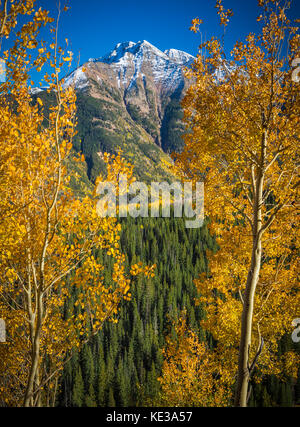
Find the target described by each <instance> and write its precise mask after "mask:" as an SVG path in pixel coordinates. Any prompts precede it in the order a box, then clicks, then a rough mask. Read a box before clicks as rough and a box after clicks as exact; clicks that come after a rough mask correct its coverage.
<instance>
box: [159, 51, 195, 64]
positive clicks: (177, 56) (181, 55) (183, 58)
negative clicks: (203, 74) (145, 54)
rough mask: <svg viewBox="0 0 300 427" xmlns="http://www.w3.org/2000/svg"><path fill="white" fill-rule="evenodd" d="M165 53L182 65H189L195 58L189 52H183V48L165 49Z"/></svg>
mask: <svg viewBox="0 0 300 427" xmlns="http://www.w3.org/2000/svg"><path fill="white" fill-rule="evenodd" d="M164 53H165V55H167V56H168V57H169V58H170V59H171V60H172V61H174V62H176V64H180V65H189V64H191V63H192V62H194V60H195V57H194V56H192V55H190V54H189V53H186V52H183V51H182V50H177V49H169V50H165V51H164Z"/></svg>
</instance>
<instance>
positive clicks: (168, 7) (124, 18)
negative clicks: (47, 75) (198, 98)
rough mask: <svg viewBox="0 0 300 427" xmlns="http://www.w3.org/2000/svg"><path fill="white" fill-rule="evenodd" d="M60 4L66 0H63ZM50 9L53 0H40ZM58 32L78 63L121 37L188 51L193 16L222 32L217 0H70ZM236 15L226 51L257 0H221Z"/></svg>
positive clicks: (194, 42) (252, 21) (195, 39)
mask: <svg viewBox="0 0 300 427" xmlns="http://www.w3.org/2000/svg"><path fill="white" fill-rule="evenodd" d="M61 1H62V4H63V1H64V0H61ZM39 3H41V4H42V5H43V6H45V7H46V8H50V9H51V10H52V11H53V12H54V13H55V10H56V4H57V0H40V1H39ZM69 5H70V7H71V8H70V10H69V11H68V12H67V13H64V16H63V18H62V21H61V25H60V31H61V36H62V37H63V38H65V37H67V38H68V39H69V40H70V42H71V50H72V51H73V52H74V54H75V55H78V54H79V53H80V58H81V62H84V61H86V60H88V59H89V58H95V57H100V56H102V55H104V54H105V53H107V52H109V51H111V50H112V49H113V48H114V46H115V45H116V44H117V43H119V42H123V41H134V42H136V41H139V40H147V41H149V42H150V43H152V44H154V45H155V46H156V47H158V48H159V49H161V50H165V49H169V48H175V49H181V50H184V51H186V52H188V53H190V54H192V55H195V54H196V53H197V48H198V45H199V44H200V39H199V36H198V35H195V34H193V33H192V32H190V31H189V27H190V23H191V20H192V19H193V18H196V17H199V18H202V19H204V25H203V26H202V31H203V35H204V36H205V35H206V37H207V38H210V37H211V36H212V35H219V34H221V32H222V29H221V27H220V26H219V23H218V19H217V16H216V9H215V7H214V6H215V0H151V2H148V1H147V2H146V1H143V0H140V1H138V0H131V1H126V0H123V1H121V0H109V1H104V0H70V2H69ZM224 6H225V7H226V8H231V9H233V11H234V13H235V15H234V17H233V18H231V23H230V25H229V27H228V30H227V35H226V37H225V45H226V47H227V49H228V50H230V49H231V47H232V44H233V42H234V41H235V40H237V39H243V37H244V36H245V35H247V34H248V33H249V32H251V31H255V30H256V29H257V23H256V17H257V16H258V10H259V8H258V7H257V0H224ZM290 16H292V17H293V18H299V17H300V0H294V1H293V7H292V9H291V13H290Z"/></svg>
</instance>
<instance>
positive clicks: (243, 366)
mask: <svg viewBox="0 0 300 427" xmlns="http://www.w3.org/2000/svg"><path fill="white" fill-rule="evenodd" d="M266 146H267V132H266V131H264V133H263V136H262V145H261V159H260V167H259V168H258V176H257V180H256V183H255V184H256V185H255V189H254V204H253V243H252V255H251V266H250V270H249V272H248V277H247V283H246V289H245V295H244V305H243V314H242V323H241V338H240V347H239V359H238V377H237V386H236V393H235V402H234V404H235V406H236V407H247V396H248V388H249V380H250V363H249V356H250V348H251V335H252V323H253V311H254V302H255V292H256V287H257V283H258V280H259V274H260V269H261V257H262V232H263V228H262V205H263V189H264V174H265V158H266Z"/></svg>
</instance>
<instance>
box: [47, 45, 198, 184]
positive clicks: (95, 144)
mask: <svg viewBox="0 0 300 427" xmlns="http://www.w3.org/2000/svg"><path fill="white" fill-rule="evenodd" d="M193 60H194V58H193V57H192V56H191V55H189V54H187V53H185V52H182V51H179V50H176V49H169V50H167V51H165V52H162V51H160V50H159V49H157V48H156V47H155V46H153V45H151V44H150V43H148V42H147V41H140V42H138V43H133V42H126V43H119V44H118V45H117V46H116V47H115V49H114V50H112V51H111V52H110V53H108V54H107V55H105V56H103V57H101V58H98V59H90V60H89V61H88V62H87V63H85V64H83V65H82V66H80V67H79V68H78V69H76V70H75V71H73V72H72V73H71V74H70V75H68V76H67V77H66V78H65V81H64V86H65V87H68V86H69V85H72V86H74V88H75V90H76V93H77V107H78V135H77V137H76V140H75V142H74V148H75V150H76V151H82V152H83V153H84V155H85V157H86V161H87V173H88V176H89V178H90V179H91V180H92V181H93V180H94V179H95V177H96V176H97V175H98V174H99V171H101V170H102V169H103V167H104V165H103V161H102V155H103V153H104V152H116V151H117V150H118V149H119V148H121V149H122V150H123V155H124V157H125V158H126V159H127V160H130V161H131V162H132V163H133V164H134V165H135V174H136V176H137V177H138V178H141V179H143V180H145V181H150V180H153V179H154V178H157V179H167V178H168V177H169V174H168V172H167V171H166V170H165V169H164V166H163V164H162V160H166V161H168V160H170V158H169V154H170V153H171V152H173V151H178V150H180V149H181V147H182V138H181V135H182V133H183V124H182V123H181V118H182V110H181V107H180V100H181V99H182V97H183V95H184V93H185V90H186V89H187V87H188V84H189V82H188V80H187V79H186V78H185V76H184V70H185V67H187V66H189V65H190V64H191V63H192V62H193ZM39 96H43V97H46V94H45V92H44V93H42V92H40V93H39Z"/></svg>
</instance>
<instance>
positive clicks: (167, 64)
mask: <svg viewBox="0 0 300 427" xmlns="http://www.w3.org/2000/svg"><path fill="white" fill-rule="evenodd" d="M193 61H194V57H193V56H192V55H190V54H188V53H186V52H183V51H181V50H176V49H169V50H166V51H165V52H163V51H161V50H160V49H158V48H157V47H155V46H154V45H152V44H151V43H149V42H148V41H147V40H140V41H138V42H133V41H127V42H123V43H118V44H117V45H116V46H115V48H114V49H113V50H112V51H111V52H109V53H108V54H106V55H104V56H102V57H100V58H98V59H90V60H89V63H88V69H89V70H90V71H91V68H90V67H92V68H93V69H95V67H96V69H97V70H100V68H101V67H102V68H103V67H107V65H108V66H109V67H110V70H111V72H112V73H113V74H114V75H115V79H116V80H115V81H116V83H117V87H118V88H119V89H124V90H126V91H130V90H131V89H132V88H133V87H135V86H136V84H137V81H138V80H139V79H144V78H145V76H147V78H149V77H150V76H151V77H150V78H151V79H153V82H154V83H155V84H160V85H162V86H163V87H164V88H165V89H166V90H176V89H177V88H180V87H182V85H183V84H184V83H183V80H184V76H183V74H184V67H185V66H188V65H189V64H191V63H192V62H193ZM92 64H95V66H93V65H92ZM99 67H100V68H99ZM89 77H91V78H93V79H94V80H95V79H96V80H98V82H100V81H101V76H100V75H98V76H94V77H93V76H92V75H91V72H90V73H88V75H86V73H84V72H83V71H82V68H81V67H80V68H78V69H77V70H75V71H74V72H73V73H71V74H70V75H69V76H67V78H66V80H65V85H66V86H68V85H71V84H73V85H74V86H75V88H76V89H80V90H81V89H85V88H87V87H88V86H89Z"/></svg>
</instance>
